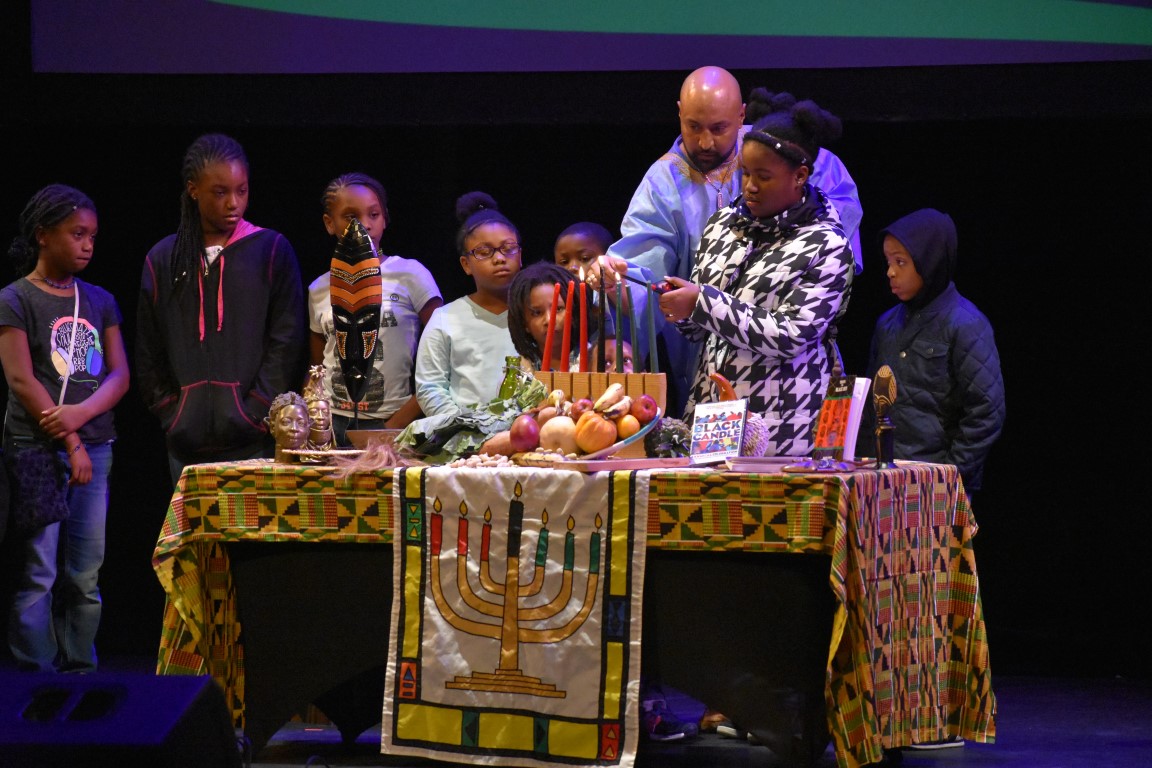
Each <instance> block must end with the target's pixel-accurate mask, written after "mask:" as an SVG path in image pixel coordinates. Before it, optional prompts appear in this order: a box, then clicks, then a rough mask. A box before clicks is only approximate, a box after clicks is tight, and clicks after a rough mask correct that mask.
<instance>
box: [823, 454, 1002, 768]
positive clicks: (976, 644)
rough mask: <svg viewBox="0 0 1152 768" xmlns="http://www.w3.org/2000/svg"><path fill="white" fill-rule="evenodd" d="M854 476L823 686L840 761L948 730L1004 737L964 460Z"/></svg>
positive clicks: (872, 758) (838, 557)
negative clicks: (960, 469)
mask: <svg viewBox="0 0 1152 768" xmlns="http://www.w3.org/2000/svg"><path fill="white" fill-rule="evenodd" d="M846 479H847V482H848V484H849V486H850V489H849V492H848V493H847V494H846V498H847V500H848V504H847V515H846V516H845V518H844V519H843V520H842V521H841V525H840V526H838V529H837V534H836V543H835V547H834V550H833V557H832V586H833V590H834V591H835V593H836V596H837V598H838V599H839V604H840V607H839V609H838V612H837V613H838V615H837V617H836V620H835V622H834V630H833V634H834V637H833V639H832V645H831V648H832V653H833V655H832V657H831V658H830V660H829V666H828V684H827V686H826V689H825V693H826V696H827V700H828V701H827V703H828V713H829V714H828V718H829V726H830V729H831V732H832V738H833V742H834V744H835V747H836V758H837V763H838V765H839V766H841V768H855V766H858V765H866V764H868V763H873V762H879V761H880V760H881V759H882V757H883V749H884V748H892V747H901V746H907V745H909V744H911V743H914V742H915V743H922V742H927V741H936V740H939V739H942V738H944V737H946V736H957V737H960V738H963V739H968V740H971V741H976V742H993V741H995V738H996V724H995V715H996V697H995V694H994V693H993V691H992V677H991V671H990V669H989V664H988V644H987V636H986V633H985V626H984V613H983V606H982V604H981V601H980V594H979V589H978V587H979V580H978V578H977V575H976V560H975V555H974V553H973V549H972V541H973V536H975V534H976V530H977V526H976V521H975V519H974V518H973V516H972V514H971V510H970V509H969V506H968V497H967V495H966V494H965V493H964V487H963V484H962V482H961V480H960V478H959V476H958V473H957V470H956V468H955V467H954V466H951V465H935V464H913V463H908V464H905V463H903V462H901V465H900V466H899V467H898V468H896V469H889V470H884V471H881V472H874V471H870V472H855V473H853V474H852V475H850V476H847V478H846Z"/></svg>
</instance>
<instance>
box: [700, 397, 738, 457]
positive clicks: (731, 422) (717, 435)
mask: <svg viewBox="0 0 1152 768" xmlns="http://www.w3.org/2000/svg"><path fill="white" fill-rule="evenodd" d="M747 417H748V401H747V400H744V399H741V400H722V401H720V402H716V403H700V404H698V405H697V406H696V409H695V410H694V411H693V415H692V444H691V448H690V449H689V454H690V456H691V459H692V463H693V464H710V463H713V462H720V461H724V460H725V459H727V458H731V457H733V456H739V455H740V445H741V443H742V442H743V439H744V421H745V419H746V418H747Z"/></svg>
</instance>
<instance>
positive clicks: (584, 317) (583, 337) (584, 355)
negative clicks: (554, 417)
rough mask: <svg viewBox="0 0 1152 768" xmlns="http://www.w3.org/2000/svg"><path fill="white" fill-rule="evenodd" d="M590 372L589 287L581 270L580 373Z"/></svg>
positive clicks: (581, 269) (582, 269)
mask: <svg viewBox="0 0 1152 768" xmlns="http://www.w3.org/2000/svg"><path fill="white" fill-rule="evenodd" d="M587 372H588V286H587V284H585V282H584V268H583V267H581V268H580V373H587Z"/></svg>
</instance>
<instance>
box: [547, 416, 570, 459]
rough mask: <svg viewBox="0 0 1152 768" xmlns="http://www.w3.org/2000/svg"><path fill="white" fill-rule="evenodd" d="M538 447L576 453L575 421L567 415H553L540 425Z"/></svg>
mask: <svg viewBox="0 0 1152 768" xmlns="http://www.w3.org/2000/svg"><path fill="white" fill-rule="evenodd" d="M540 447H541V448H543V449H545V450H548V451H559V452H560V453H563V454H569V453H576V423H575V422H574V421H572V419H570V418H568V417H567V416H553V417H552V418H550V419H548V421H546V422H544V423H543V424H541V425H540Z"/></svg>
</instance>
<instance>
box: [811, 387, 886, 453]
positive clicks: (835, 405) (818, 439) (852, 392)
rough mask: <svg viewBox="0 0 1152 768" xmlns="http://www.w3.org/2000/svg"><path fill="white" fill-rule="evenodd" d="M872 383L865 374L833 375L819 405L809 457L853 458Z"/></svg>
mask: <svg viewBox="0 0 1152 768" xmlns="http://www.w3.org/2000/svg"><path fill="white" fill-rule="evenodd" d="M871 384H872V382H871V380H870V379H868V378H867V377H864V376H833V377H832V380H831V381H829V382H828V389H827V391H826V392H825V393H824V402H823V403H822V404H821V405H820V415H819V416H818V417H817V419H816V434H815V436H814V438H813V448H812V458H813V459H831V460H833V461H852V460H853V459H854V458H855V456H856V436H857V434H859V432H860V418H861V416H863V415H864V405H865V404H866V403H867V402H868V389H869V387H870V386H871Z"/></svg>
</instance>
